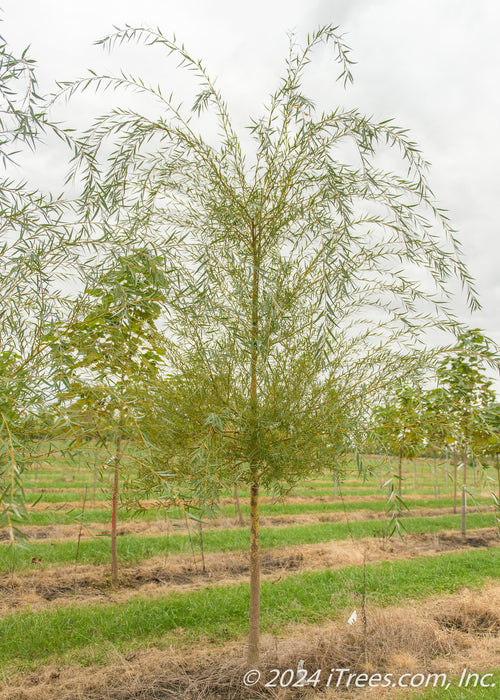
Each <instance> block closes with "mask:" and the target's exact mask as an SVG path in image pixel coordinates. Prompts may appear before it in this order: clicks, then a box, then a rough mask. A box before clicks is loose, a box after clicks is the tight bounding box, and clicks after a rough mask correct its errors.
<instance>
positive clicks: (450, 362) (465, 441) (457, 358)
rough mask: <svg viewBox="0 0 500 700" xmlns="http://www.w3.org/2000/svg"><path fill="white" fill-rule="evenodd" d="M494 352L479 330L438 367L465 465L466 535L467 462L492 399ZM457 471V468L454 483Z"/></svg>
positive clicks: (458, 451)
mask: <svg viewBox="0 0 500 700" xmlns="http://www.w3.org/2000/svg"><path fill="white" fill-rule="evenodd" d="M493 359H494V354H493V352H492V350H491V348H490V343H489V341H488V339H487V338H486V337H485V336H484V335H482V334H481V333H480V331H479V330H478V329H473V330H468V331H465V332H463V333H461V334H460V335H459V337H458V341H457V345H456V346H455V348H453V349H452V350H451V351H450V353H449V356H448V357H446V358H445V359H444V360H443V361H442V362H441V364H440V365H439V367H438V369H437V377H438V381H439V386H440V388H441V389H442V391H443V394H442V397H443V398H444V401H443V402H442V404H441V406H442V409H443V410H444V411H446V422H447V423H448V425H449V428H450V432H451V434H452V436H453V439H454V443H455V446H454V449H455V452H456V454H457V455H459V456H460V458H461V464H462V507H461V532H462V535H463V536H464V537H465V535H466V514H467V461H468V456H469V454H470V453H471V451H473V449H474V442H475V436H476V435H477V433H478V431H480V430H481V420H480V414H481V413H482V411H483V410H484V408H485V407H486V406H487V405H488V404H489V403H491V402H492V401H493V399H494V393H493V391H492V389H491V385H492V382H491V380H490V379H488V377H487V376H486V374H485V371H486V370H485V367H486V363H491V362H492V361H493ZM456 480H457V473H456V470H455V483H456Z"/></svg>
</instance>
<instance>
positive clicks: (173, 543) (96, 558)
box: [0, 513, 495, 571]
mask: <svg viewBox="0 0 500 700" xmlns="http://www.w3.org/2000/svg"><path fill="white" fill-rule="evenodd" d="M467 522H468V527H469V528H483V527H493V526H494V525H495V517H494V515H493V514H489V513H486V514H484V513H479V514H469V516H468V520H467ZM459 524H460V516H458V515H445V516H437V517H434V518H418V517H411V518H406V519H405V520H404V527H405V529H406V531H407V532H409V533H415V532H423V533H437V532H441V531H443V530H456V529H458V528H459ZM386 526H387V522H386V521H385V522H384V521H380V520H378V521H377V520H362V521H355V522H352V523H349V524H347V523H330V522H326V523H315V524H312V525H293V526H290V525H287V526H286V527H277V528H262V529H261V534H260V541H261V548H262V550H263V551H265V550H266V549H272V548H273V547H281V546H292V545H300V544H315V543H318V542H328V541H330V540H345V539H348V538H349V537H351V536H352V537H354V538H361V537H373V536H382V535H383V533H384V528H385V527H386ZM192 540H193V543H194V546H195V547H198V543H199V540H198V537H197V535H195V534H193V537H192ZM203 542H204V548H205V551H206V552H231V551H237V550H246V549H248V546H249V532H248V528H231V529H229V530H225V529H213V530H208V531H206V532H205V533H204V536H203ZM117 546H118V556H119V558H120V561H121V562H122V563H127V564H133V563H138V562H140V561H142V560H143V559H147V558H149V557H153V556H157V555H164V556H166V555H168V554H177V553H183V552H184V553H186V552H189V551H190V549H191V543H190V539H189V536H188V535H186V534H182V535H181V534H174V535H170V536H168V537H167V535H161V536H155V537H144V536H122V537H119V538H118V545H117ZM109 549H110V547H109V540H108V538H107V537H106V538H102V537H99V538H96V539H93V540H83V541H82V542H81V543H80V550H79V557H78V561H79V562H80V563H81V564H105V563H108V562H109V561H110V551H109ZM75 552H76V542H74V541H63V542H56V543H51V542H39V541H34V542H32V543H31V544H30V546H29V547H28V548H17V550H16V566H18V567H20V568H33V567H36V568H40V567H44V566H48V565H50V564H56V563H58V564H64V563H66V564H67V563H70V562H73V561H74V560H75ZM32 557H37V558H39V559H41V560H42V561H41V564H40V563H37V564H33V563H32V561H31V560H32ZM11 566H12V549H11V548H10V547H9V546H8V545H7V544H2V545H1V546H0V571H1V570H3V571H6V570H8V569H9V568H10V567H11Z"/></svg>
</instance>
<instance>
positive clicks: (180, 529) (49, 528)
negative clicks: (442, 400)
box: [0, 505, 493, 542]
mask: <svg viewBox="0 0 500 700" xmlns="http://www.w3.org/2000/svg"><path fill="white" fill-rule="evenodd" d="M470 512H471V513H488V512H493V509H492V507H491V506H488V505H481V506H476V507H471V508H470ZM442 515H453V509H452V508H450V507H446V508H416V509H413V510H411V511H408V512H407V513H403V516H402V517H410V516H415V517H422V518H424V517H439V516H442ZM360 520H382V521H385V520H387V515H386V513H385V512H383V511H382V512H379V511H369V510H359V511H350V512H343V511H335V512H331V513H328V512H326V513H298V514H290V515H288V514H283V515H263V516H261V518H260V524H261V527H287V526H289V525H311V524H315V523H326V522H330V523H338V522H348V523H352V522H355V521H360ZM235 527H240V525H239V523H238V521H237V520H235V519H234V518H229V517H226V516H221V517H219V518H214V519H213V520H210V521H209V522H208V523H206V525H205V529H216V528H223V529H230V528H235ZM20 530H22V532H23V533H24V534H25V535H26V537H27V538H28V539H31V540H52V541H53V542H62V541H64V540H76V538H77V537H78V535H79V534H80V525H79V524H77V523H68V524H57V525H28V526H25V527H21V528H20ZM186 532H187V529H186V527H185V526H184V524H183V523H179V524H178V525H176V526H175V527H174V526H173V525H172V524H171V523H170V522H169V521H166V520H165V519H161V520H160V519H158V520H149V521H148V520H124V521H123V522H122V523H119V525H118V534H119V536H123V535H142V536H147V535H150V536H158V535H164V534H166V533H169V534H173V533H181V534H186ZM103 535H104V536H106V535H109V525H107V524H106V523H87V524H86V525H85V527H83V528H82V530H81V538H82V539H90V538H91V537H96V536H103ZM8 538H9V533H8V531H7V530H6V529H3V530H0V542H2V541H6V540H7V539H8Z"/></svg>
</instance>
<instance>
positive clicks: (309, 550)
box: [0, 528, 499, 615]
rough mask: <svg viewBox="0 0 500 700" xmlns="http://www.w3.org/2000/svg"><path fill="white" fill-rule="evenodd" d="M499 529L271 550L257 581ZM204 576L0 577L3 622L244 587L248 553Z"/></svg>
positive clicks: (139, 570) (407, 555)
mask: <svg viewBox="0 0 500 700" xmlns="http://www.w3.org/2000/svg"><path fill="white" fill-rule="evenodd" d="M498 546H499V541H498V532H497V530H496V529H494V528H491V529H479V530H471V531H470V532H469V535H468V537H467V539H466V540H463V538H462V537H461V536H460V535H458V534H457V533H456V532H445V533H439V534H424V533H417V534H408V535H406V537H405V539H404V540H400V539H398V538H393V539H392V540H389V541H387V540H383V539H378V538H368V539H364V540H355V541H350V540H342V541H338V542H328V543H319V544H309V545H298V546H294V547H279V548H273V549H272V550H270V551H269V552H265V551H264V552H263V553H262V564H261V569H262V574H263V578H264V579H267V580H274V579H278V578H281V577H282V576H283V575H286V574H287V573H290V572H291V571H294V572H298V571H305V570H307V571H317V570H320V569H324V568H329V569H339V568H341V567H344V566H351V565H360V564H362V563H363V554H364V552H365V551H366V556H367V562H368V563H372V562H379V561H395V560H402V559H412V558H414V557H419V556H439V555H440V554H442V553H443V552H453V551H459V550H465V549H471V548H476V547H498ZM205 563H206V568H207V572H206V574H203V573H202V570H201V562H200V561H199V560H197V561H195V560H193V558H192V556H191V555H188V554H186V555H176V556H169V557H168V558H165V557H154V558H151V559H148V560H147V561H145V562H144V563H142V564H140V565H136V566H128V567H122V569H121V571H120V577H121V587H120V589H118V590H116V591H113V590H111V586H110V574H109V567H108V566H104V565H103V566H91V565H81V566H78V568H77V570H76V575H75V568H74V565H65V566H56V567H53V568H50V569H43V570H41V571H29V572H23V573H15V574H13V575H8V576H7V575H6V576H3V577H0V589H1V593H2V594H1V596H0V615H9V614H12V612H22V611H23V610H26V609H30V610H42V609H45V608H47V607H55V606H64V605H73V604H85V603H88V604H90V603H98V602H125V601H127V600H130V599H131V598H134V597H146V596H147V597H152V596H161V595H165V593H167V592H171V591H177V592H185V591H192V590H195V589H199V588H204V587H206V586H209V585H210V586H213V585H219V586H225V585H230V584H233V583H238V582H240V581H243V580H247V579H248V572H249V555H248V553H247V552H209V553H206V554H205Z"/></svg>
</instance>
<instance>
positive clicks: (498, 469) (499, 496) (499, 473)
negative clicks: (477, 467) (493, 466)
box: [496, 452, 500, 510]
mask: <svg viewBox="0 0 500 700" xmlns="http://www.w3.org/2000/svg"><path fill="white" fill-rule="evenodd" d="M496 462H497V476H498V508H499V510H500V464H499V463H498V452H497V454H496Z"/></svg>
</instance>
